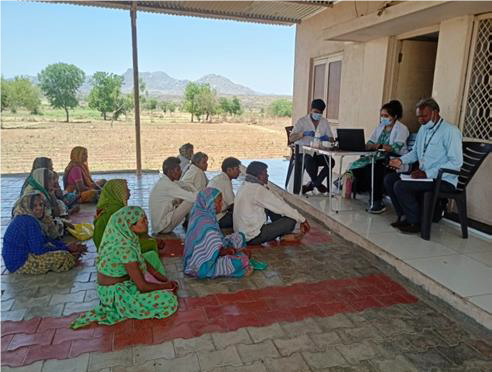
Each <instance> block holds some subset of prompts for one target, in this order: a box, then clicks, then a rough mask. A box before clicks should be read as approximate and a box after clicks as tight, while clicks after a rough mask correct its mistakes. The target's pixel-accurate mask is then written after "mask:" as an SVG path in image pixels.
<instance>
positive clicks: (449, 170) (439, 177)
mask: <svg viewBox="0 0 492 372" xmlns="http://www.w3.org/2000/svg"><path fill="white" fill-rule="evenodd" d="M444 173H450V174H455V175H457V176H459V175H460V172H459V171H457V170H454V169H448V168H441V169H439V173H438V174H437V179H438V180H440V179H442V175H443V174H444Z"/></svg>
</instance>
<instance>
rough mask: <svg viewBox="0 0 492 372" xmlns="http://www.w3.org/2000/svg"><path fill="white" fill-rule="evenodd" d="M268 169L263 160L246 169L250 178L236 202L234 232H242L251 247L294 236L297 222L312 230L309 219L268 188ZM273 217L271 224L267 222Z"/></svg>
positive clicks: (247, 177)
mask: <svg viewBox="0 0 492 372" xmlns="http://www.w3.org/2000/svg"><path fill="white" fill-rule="evenodd" d="M267 168H268V166H267V165H266V164H265V163H262V162H259V161H253V162H251V163H250V164H249V165H248V167H247V168H246V179H245V181H244V182H243V184H242V185H241V187H240V188H239V190H238V192H237V195H236V199H235V201H234V212H233V221H234V231H235V232H242V233H243V234H244V235H245V236H246V241H247V243H248V244H261V243H264V242H267V241H270V240H274V239H276V238H277V237H279V236H283V235H286V234H289V233H291V232H292V231H293V230H294V227H295V226H296V222H299V223H300V224H301V232H302V233H306V232H308V231H309V229H310V226H309V223H308V222H307V220H306V219H305V218H304V217H303V216H302V215H301V214H299V212H297V211H296V210H295V209H294V208H292V207H290V206H289V205H288V204H287V203H286V202H285V201H284V200H283V199H282V198H281V197H279V196H277V195H276V194H274V193H273V192H272V191H271V190H270V189H269V188H268V172H267ZM267 217H270V220H271V221H272V222H271V223H267Z"/></svg>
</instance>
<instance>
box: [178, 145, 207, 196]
mask: <svg viewBox="0 0 492 372" xmlns="http://www.w3.org/2000/svg"><path fill="white" fill-rule="evenodd" d="M207 168H208V156H207V154H205V153H203V152H197V153H196V154H193V156H192V157H191V164H190V166H189V167H188V169H187V170H186V171H185V172H184V173H183V176H182V177H181V182H182V183H185V184H187V185H190V186H191V187H193V188H194V189H195V190H196V191H197V192H200V191H203V190H205V188H206V187H207V185H208V178H207V175H206V174H205V171H206V170H207Z"/></svg>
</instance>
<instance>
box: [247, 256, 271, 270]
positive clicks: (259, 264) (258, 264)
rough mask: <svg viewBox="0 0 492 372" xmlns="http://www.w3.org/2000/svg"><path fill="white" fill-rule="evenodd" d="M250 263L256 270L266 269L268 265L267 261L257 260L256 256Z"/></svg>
mask: <svg viewBox="0 0 492 372" xmlns="http://www.w3.org/2000/svg"><path fill="white" fill-rule="evenodd" d="M249 265H250V266H251V267H252V268H253V269H255V270H265V269H266V268H267V267H268V264H267V263H266V262H261V261H256V260H255V259H254V258H252V259H250V260H249Z"/></svg>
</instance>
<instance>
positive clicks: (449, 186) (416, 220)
mask: <svg viewBox="0 0 492 372" xmlns="http://www.w3.org/2000/svg"><path fill="white" fill-rule="evenodd" d="M417 119H418V121H419V123H420V124H421V127H420V129H419V131H418V133H417V138H416V141H415V145H414V146H413V149H412V151H410V152H409V153H408V154H405V155H403V156H402V157H400V158H396V159H392V160H391V161H390V163H389V165H390V167H392V168H395V169H400V167H401V166H402V165H404V164H413V163H416V162H419V168H418V169H417V170H414V171H413V172H412V173H411V178H412V180H410V181H404V180H401V178H400V174H399V173H392V174H389V175H387V176H386V177H385V179H384V186H385V189H386V192H387V193H388V195H389V196H390V197H391V201H392V203H393V206H394V208H395V210H396V214H397V216H398V220H397V221H396V222H394V223H392V224H391V225H392V226H393V227H396V228H398V229H400V230H401V231H402V232H404V233H418V232H420V217H421V206H420V203H419V200H418V194H419V193H423V192H426V191H432V190H433V189H434V182H430V181H414V179H415V180H418V179H435V178H437V174H438V172H439V169H441V168H447V169H453V170H456V171H459V170H460V169H461V165H462V164H463V148H462V136H461V132H460V130H459V129H458V128H457V127H456V126H455V125H452V124H450V123H448V122H446V121H445V120H444V119H443V118H442V117H441V116H440V115H439V105H438V104H437V102H436V101H435V100H434V99H432V98H427V99H424V100H421V101H420V102H419V103H417ZM457 183H458V176H456V175H452V174H444V175H443V177H442V183H441V190H442V191H444V192H450V191H453V190H454V189H455V187H456V185H457ZM403 216H405V217H406V219H405V220H403V219H402V217H403Z"/></svg>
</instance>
